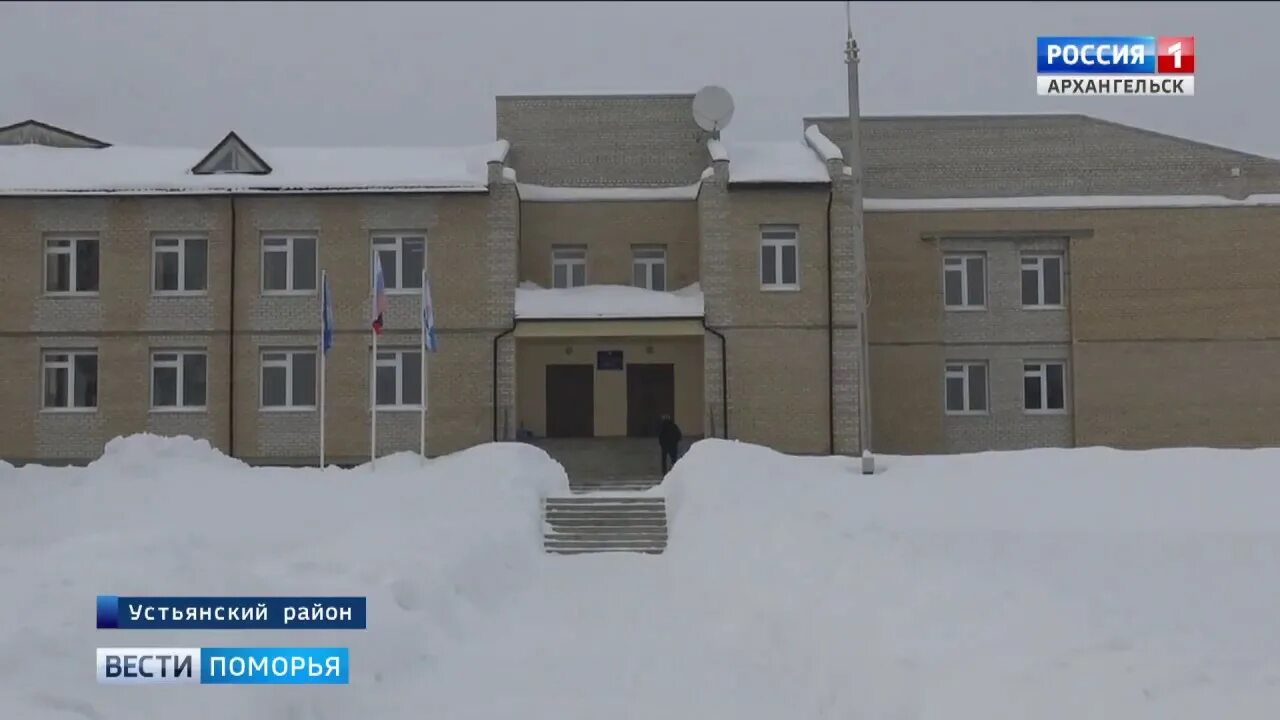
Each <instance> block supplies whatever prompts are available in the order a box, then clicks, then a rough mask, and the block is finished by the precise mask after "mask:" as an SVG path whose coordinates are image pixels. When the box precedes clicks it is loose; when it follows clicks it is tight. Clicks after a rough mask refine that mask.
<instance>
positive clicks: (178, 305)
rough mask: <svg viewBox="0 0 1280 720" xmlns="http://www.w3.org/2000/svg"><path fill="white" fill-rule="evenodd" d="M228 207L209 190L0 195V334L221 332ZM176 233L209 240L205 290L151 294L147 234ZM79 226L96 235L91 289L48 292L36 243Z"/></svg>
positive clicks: (224, 317) (150, 236)
mask: <svg viewBox="0 0 1280 720" xmlns="http://www.w3.org/2000/svg"><path fill="white" fill-rule="evenodd" d="M229 218H230V205H229V200H227V199H226V198H213V197H165V198H159V197H117V198H5V199H0V256H2V257H4V258H5V262H3V263H0V306H3V307H5V308H6V313H5V315H6V317H5V318H4V319H2V320H0V332H24V331H26V332H38V331H40V330H47V329H50V328H54V329H58V330H64V331H68V330H69V331H82V332H91V333H96V332H139V331H144V330H151V331H174V332H190V331H192V330H199V331H214V330H221V331H225V330H226V328H227V323H228V317H227V315H226V312H225V308H226V302H227V297H228V296H227V284H226V280H227V278H228V277H229V269H230V264H229V263H230V252H229V248H230V222H229ZM170 232H183V233H190V234H198V235H203V236H205V237H207V238H208V240H209V270H208V290H207V292H205V293H204V294H203V296H199V297H155V296H154V295H153V294H152V264H151V258H152V241H153V238H154V237H155V236H156V235H157V234H162V233H170ZM59 233H87V234H93V235H95V236H96V237H97V238H98V241H99V255H100V261H99V262H100V264H99V268H100V273H99V288H100V290H99V293H98V295H97V297H93V298H78V297H46V296H44V294H43V292H44V290H43V283H44V280H43V273H44V264H43V262H44V252H43V248H44V241H45V238H46V237H47V236H49V235H51V234H59Z"/></svg>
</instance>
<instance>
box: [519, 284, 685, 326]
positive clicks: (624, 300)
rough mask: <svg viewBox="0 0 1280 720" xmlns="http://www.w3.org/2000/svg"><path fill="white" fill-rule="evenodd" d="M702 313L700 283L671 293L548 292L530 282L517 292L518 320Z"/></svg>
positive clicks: (621, 289)
mask: <svg viewBox="0 0 1280 720" xmlns="http://www.w3.org/2000/svg"><path fill="white" fill-rule="evenodd" d="M702 313H703V305H702V287H701V286H700V285H699V284H698V283H694V284H692V285H689V286H688V287H685V288H681V289H679V290H674V291H672V292H659V291H656V290H646V289H644V288H637V287H631V286H629V285H586V286H583V287H576V288H551V289H548V288H543V287H539V286H538V285H536V284H534V283H531V282H524V283H521V284H520V287H518V288H516V318H517V319H519V320H553V319H580V318H600V319H617V318H699V317H702Z"/></svg>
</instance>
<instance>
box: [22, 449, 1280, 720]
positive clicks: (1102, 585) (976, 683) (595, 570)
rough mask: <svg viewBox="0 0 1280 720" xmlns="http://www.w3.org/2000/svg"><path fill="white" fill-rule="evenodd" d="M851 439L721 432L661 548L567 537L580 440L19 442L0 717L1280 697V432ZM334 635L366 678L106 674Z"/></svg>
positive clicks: (1261, 701) (1215, 702) (872, 711)
mask: <svg viewBox="0 0 1280 720" xmlns="http://www.w3.org/2000/svg"><path fill="white" fill-rule="evenodd" d="M881 465H882V472H880V473H878V474H876V475H874V476H869V477H868V476H862V475H859V474H857V473H856V471H855V468H854V463H853V461H849V460H844V459H836V458H804V459H799V458H791V457H786V456H782V455H779V454H776V453H773V452H771V451H769V450H766V449H763V448H759V447H755V446H750V445H745V444H738V443H730V442H724V441H715V440H709V441H703V442H701V443H699V444H697V445H695V446H694V447H693V448H692V449H691V451H690V452H689V454H688V455H687V456H686V457H685V458H684V459H682V460H681V462H680V463H679V464H678V465H677V467H676V469H675V470H674V471H673V473H672V474H671V475H670V476H669V477H668V480H667V482H666V483H664V485H663V486H662V487H661V488H659V489H658V490H657V492H659V493H662V494H665V495H666V496H667V501H668V505H669V509H670V514H671V538H670V544H669V549H668V552H667V554H666V555H662V556H654V557H649V556H630V555H597V556H576V557H548V556H544V555H542V554H540V552H539V533H540V529H541V522H540V518H539V516H538V500H539V498H540V497H541V496H542V495H545V494H548V493H553V494H554V493H562V492H564V491H565V478H564V475H563V471H562V470H561V468H560V467H559V466H558V465H556V464H555V463H554V462H553V461H551V460H550V459H549V458H547V457H546V456H545V455H544V454H543V453H542V452H541V451H539V450H537V449H534V448H532V447H527V446H523V445H487V446H481V447H478V448H473V449H472V450H469V451H467V452H464V453H460V454H458V455H454V456H450V457H447V458H442V459H438V460H434V461H431V462H429V463H426V464H425V465H424V464H422V463H421V461H420V460H419V459H417V458H415V457H413V456H407V455H405V456H394V457H391V458H387V459H384V460H380V461H379V463H378V466H377V469H376V471H370V470H369V469H368V468H367V467H366V468H357V469H353V470H347V471H341V470H336V469H330V470H326V471H323V472H321V471H318V470H280V469H273V470H268V469H248V468H246V467H244V466H243V465H241V464H239V463H238V462H236V461H233V460H229V459H226V458H223V457H221V456H218V455H217V454H215V453H213V452H211V451H209V450H208V448H207V446H204V445H203V444H202V443H196V442H192V441H186V440H173V441H160V440H158V439H155V438H149V437H138V438H130V439H128V440H123V441H116V442H115V443H114V444H113V445H112V446H111V447H110V448H109V451H108V454H107V456H106V457H105V458H104V459H103V460H101V461H99V462H98V463H96V464H94V465H92V466H90V467H89V468H88V469H49V468H23V469H17V470H15V469H13V468H11V467H8V466H5V465H3V464H0V586H3V587H4V589H5V592H4V593H3V597H4V598H5V602H6V607H4V608H3V614H2V615H0V717H4V718H10V717H12V718H22V719H23V720H45V719H46V718H47V719H49V720H55V719H56V720H61V719H62V718H68V719H70V718H89V719H90V720H115V719H117V718H137V717H165V716H167V715H170V714H173V715H180V716H181V717H187V718H210V719H212V718H218V719H219V720H223V719H225V718H228V717H235V718H254V719H255V720H256V719H258V718H271V719H272V720H275V719H276V718H279V719H282V720H334V719H342V720H347V719H353V720H355V719H364V718H387V719H389V720H401V719H405V720H407V719H409V718H414V719H417V718H449V719H450V720H468V719H481V718H483V719H485V720H505V719H507V718H520V719H521V720H525V719H528V720H541V719H543V718H548V719H550V718H555V720H578V719H583V720H586V719H587V718H591V719H593V720H594V719H596V718H600V717H621V718H633V717H634V718H648V717H664V718H699V719H705V720H721V719H725V720H756V719H760V720H764V719H766V718H767V719H769V720H776V719H777V718H840V719H841V720H844V719H866V720H992V719H993V718H994V719H1008V720H1059V719H1061V720H1067V719H1068V718H1069V719H1070V720H1079V719H1080V718H1099V719H1105V720H1111V719H1112V718H1115V719H1117V720H1179V719H1190V718H1195V719H1196V720H1201V719H1204V720H1219V719H1230V720H1252V719H1253V718H1257V719H1258V720H1263V719H1264V718H1265V719H1266V720H1271V718H1274V717H1275V713H1276V708H1280V622H1277V621H1276V619H1275V618H1276V613H1277V609H1278V608H1280V564H1278V563H1280V522H1278V521H1277V511H1276V510H1275V508H1276V507H1280V502H1278V501H1280V488H1278V487H1277V483H1278V482H1280V451H1274V450H1259V451H1213V450H1201V449H1188V450H1170V451H1158V452H1143V453H1136V452H1134V453H1127V452H1119V451H1112V450H1105V449H1082V450H1039V451H1028V452H1019V453H986V454H979V455H968V456H955V457H919V458H905V457H889V458H881ZM98 593H118V594H155V595H166V594H222V595H254V594H258V595H267V594H280V595H321V594H332V595H366V596H368V598H369V629H368V630H367V631H332V632H326V631H315V632H300V631H292V632H289V631H280V632H257V633H255V632H237V631H223V632H215V631H209V632H182V633H170V632H164V631H134V632H127V631H96V630H94V629H93V612H92V609H93V597H94V596H95V595H96V594H98ZM234 644H246V645H271V644H278V645H340V646H349V647H350V648H351V662H352V665H351V677H352V683H351V685H349V686H345V687H344V686H338V687H315V686H309V687H207V686H206V687H102V686H98V685H96V684H94V682H93V679H92V677H93V674H92V669H91V665H90V658H91V657H92V650H93V648H94V647H97V646H99V645H103V646H107V645H114V646H125V645H166V646H199V645H234Z"/></svg>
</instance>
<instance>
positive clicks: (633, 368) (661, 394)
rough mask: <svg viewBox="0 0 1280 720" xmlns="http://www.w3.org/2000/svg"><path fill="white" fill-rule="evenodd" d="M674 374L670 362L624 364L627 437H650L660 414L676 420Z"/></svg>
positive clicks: (656, 427)
mask: <svg viewBox="0 0 1280 720" xmlns="http://www.w3.org/2000/svg"><path fill="white" fill-rule="evenodd" d="M675 412H676V371H675V365H672V364H671V363H653V364H628V365H627V435H628V436H630V437H653V436H655V435H657V434H658V421H659V420H660V419H661V418H662V416H663V415H670V416H672V417H675Z"/></svg>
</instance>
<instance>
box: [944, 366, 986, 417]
mask: <svg viewBox="0 0 1280 720" xmlns="http://www.w3.org/2000/svg"><path fill="white" fill-rule="evenodd" d="M946 386H947V389H946V394H947V413H948V414H950V415H965V414H976V413H985V412H986V411H987V364H986V363H983V362H953V363H947V373H946Z"/></svg>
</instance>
